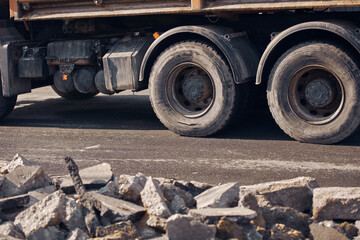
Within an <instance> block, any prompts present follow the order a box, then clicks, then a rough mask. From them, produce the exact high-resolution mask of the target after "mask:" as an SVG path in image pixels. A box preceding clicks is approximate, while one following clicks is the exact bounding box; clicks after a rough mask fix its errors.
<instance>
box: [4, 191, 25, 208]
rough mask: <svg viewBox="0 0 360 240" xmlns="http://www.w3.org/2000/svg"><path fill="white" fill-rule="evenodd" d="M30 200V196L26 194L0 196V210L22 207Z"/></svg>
mask: <svg viewBox="0 0 360 240" xmlns="http://www.w3.org/2000/svg"><path fill="white" fill-rule="evenodd" d="M29 201H30V196H29V195H28V194H24V195H17V196H14V197H8V198H0V211H3V210H7V209H12V208H18V207H23V206H25V205H26V204H28V203H29Z"/></svg>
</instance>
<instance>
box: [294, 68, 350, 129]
mask: <svg viewBox="0 0 360 240" xmlns="http://www.w3.org/2000/svg"><path fill="white" fill-rule="evenodd" d="M288 93H289V95H288V101H289V104H290V107H291V110H292V111H293V112H294V113H295V114H296V116H298V117H299V118H300V119H301V120H303V121H305V122H307V123H310V124H325V123H328V122H330V121H332V120H334V119H335V118H336V117H337V116H338V115H339V113H340V112H341V109H342V107H343V104H344V100H345V94H344V89H343V86H342V84H341V81H340V80H339V78H338V77H337V76H336V75H335V74H334V73H332V72H331V71H330V70H329V69H327V68H324V67H321V66H309V67H305V68H303V69H301V70H300V71H298V72H297V73H296V74H295V75H293V77H292V79H291V80H290V84H289V91H288Z"/></svg>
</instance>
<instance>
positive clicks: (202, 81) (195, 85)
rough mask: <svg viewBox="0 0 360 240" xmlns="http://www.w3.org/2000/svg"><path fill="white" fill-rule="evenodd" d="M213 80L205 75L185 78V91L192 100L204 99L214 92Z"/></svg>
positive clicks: (186, 95) (188, 98)
mask: <svg viewBox="0 0 360 240" xmlns="http://www.w3.org/2000/svg"><path fill="white" fill-rule="evenodd" d="M211 89H212V87H211V81H210V79H209V77H207V76H205V75H200V74H198V75H192V76H189V77H188V78H186V79H185V80H184V84H183V93H184V96H185V98H186V99H187V100H189V101H192V102H199V101H204V100H206V99H207V98H209V97H210V96H211V94H212V90H211Z"/></svg>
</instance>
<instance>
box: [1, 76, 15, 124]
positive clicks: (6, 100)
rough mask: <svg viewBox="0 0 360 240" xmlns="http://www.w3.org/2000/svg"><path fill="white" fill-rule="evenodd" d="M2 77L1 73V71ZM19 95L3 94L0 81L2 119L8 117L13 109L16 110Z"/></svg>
mask: <svg viewBox="0 0 360 240" xmlns="http://www.w3.org/2000/svg"><path fill="white" fill-rule="evenodd" d="M0 79H1V73H0ZM16 100H17V96H13V97H4V96H3V95H2V86H1V81H0V121H1V120H3V119H4V118H5V117H7V116H8V115H9V114H10V113H11V112H12V110H14V107H15V104H16Z"/></svg>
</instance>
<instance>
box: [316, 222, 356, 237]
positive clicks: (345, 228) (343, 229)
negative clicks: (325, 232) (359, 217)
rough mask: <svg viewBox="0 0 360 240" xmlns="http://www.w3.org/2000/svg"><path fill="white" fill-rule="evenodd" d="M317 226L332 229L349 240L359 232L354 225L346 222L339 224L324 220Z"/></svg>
mask: <svg viewBox="0 0 360 240" xmlns="http://www.w3.org/2000/svg"><path fill="white" fill-rule="evenodd" d="M318 224H319V225H321V226H323V227H328V228H333V229H335V230H337V231H338V232H340V233H342V234H344V235H345V236H346V237H348V238H349V239H353V238H355V237H356V236H357V235H358V232H359V230H358V229H357V227H355V225H354V224H352V223H348V222H342V223H340V224H337V223H335V222H334V221H332V220H326V221H322V222H318Z"/></svg>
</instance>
